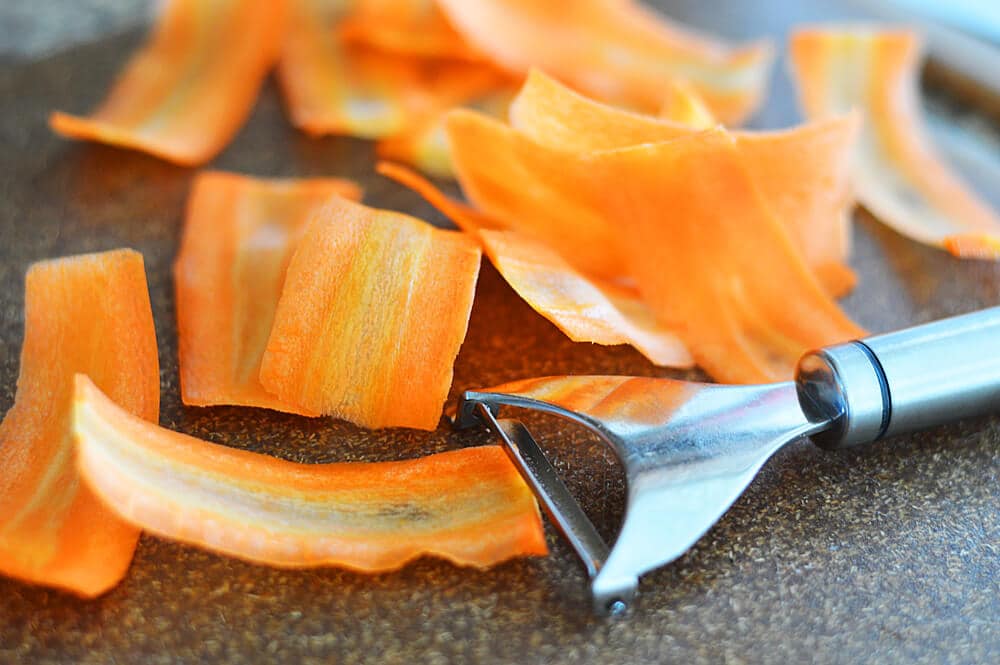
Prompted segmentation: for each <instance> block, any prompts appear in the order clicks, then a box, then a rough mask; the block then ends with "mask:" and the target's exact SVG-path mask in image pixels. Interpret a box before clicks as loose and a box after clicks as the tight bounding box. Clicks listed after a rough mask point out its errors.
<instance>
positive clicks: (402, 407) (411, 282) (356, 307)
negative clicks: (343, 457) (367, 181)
mask: <svg viewBox="0 0 1000 665" xmlns="http://www.w3.org/2000/svg"><path fill="white" fill-rule="evenodd" d="M479 260H480V251H479V248H478V247H476V245H475V243H474V242H473V240H471V239H470V238H469V237H467V236H466V235H464V234H461V233H457V232H454V231H442V230H439V229H435V228H433V227H432V226H430V225H428V224H425V223H423V222H421V221H420V220H417V219H414V218H412V217H408V216H406V215H402V214H399V213H393V212H388V211H382V210H374V209H371V208H366V207H365V206H362V205H359V204H356V203H351V202H350V201H347V200H346V199H337V198H334V199H331V201H330V202H329V203H328V205H327V206H326V208H325V209H324V211H323V212H322V213H321V214H320V215H319V216H317V217H316V218H315V219H314V221H313V222H312V223H311V224H310V226H309V228H308V229H307V231H306V233H305V235H304V237H303V238H302V240H301V241H300V243H299V246H298V249H297V250H296V252H295V255H294V256H293V257H292V261H291V264H290V265H289V267H288V274H287V276H286V278H285V285H284V288H283V289H282V292H281V300H280V301H279V302H278V310H277V313H276V315H275V318H274V327H273V329H272V331H271V337H270V339H269V340H268V343H267V349H266V351H265V352H264V358H263V361H262V363H261V369H260V382H261V384H262V385H263V386H264V388H265V389H267V390H269V391H271V392H272V393H274V394H275V395H276V396H277V397H278V398H279V399H281V400H282V401H284V402H286V403H289V404H294V405H296V406H299V407H302V408H305V409H308V410H309V411H313V412H318V413H323V414H327V415H333V416H336V417H338V418H343V419H345V420H350V421H351V422H354V423H357V424H359V425H362V426H364V427H372V428H376V427H394V426H398V427H415V428H418V429H428V430H431V429H434V428H435V427H436V426H437V424H438V421H439V420H440V417H441V408H442V405H443V403H444V400H445V398H446V397H447V395H448V390H449V388H450V387H451V379H452V365H453V364H454V361H455V356H456V355H457V354H458V349H459V347H460V346H461V344H462V340H463V339H464V338H465V332H466V328H467V327H468V322H469V313H470V311H471V309H472V297H473V294H474V292H475V285H476V278H477V276H478V274H479Z"/></svg>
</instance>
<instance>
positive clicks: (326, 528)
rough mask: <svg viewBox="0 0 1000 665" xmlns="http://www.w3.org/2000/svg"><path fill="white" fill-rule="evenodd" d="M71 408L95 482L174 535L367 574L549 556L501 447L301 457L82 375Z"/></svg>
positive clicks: (84, 463) (245, 555)
mask: <svg viewBox="0 0 1000 665" xmlns="http://www.w3.org/2000/svg"><path fill="white" fill-rule="evenodd" d="M73 414H74V420H73V426H74V433H75V436H76V441H77V447H78V464H79V468H80V472H81V474H82V475H83V477H84V478H85V479H86V481H87V484H88V485H89V487H90V488H92V490H93V491H94V493H96V494H97V496H99V497H100V498H101V500H102V501H103V502H104V503H105V504H106V505H107V506H108V507H109V508H110V509H112V510H114V511H116V512H117V513H118V515H119V516H120V517H121V518H122V519H124V520H126V521H128V522H129V523H131V524H133V525H135V526H136V527H139V528H142V529H144V530H146V531H149V532H151V533H154V534H157V535H160V536H164V537H166V538H171V539H174V540H179V541H182V542H186V543H191V544H194V545H198V546H201V547H204V548H207V549H210V550H212V551H215V552H220V553H223V554H228V555H231V556H235V557H239V558H242V559H247V560H250V561H255V562H259V563H266V564H270V565H274V566H281V567H287V568H304V567H310V566H321V565H337V566H343V567H346V568H351V569H354V570H359V571H365V572H379V571H387V570H393V569H396V568H399V567H400V566H402V565H404V564H405V563H406V562H408V561H410V560H412V559H414V558H416V557H418V556H421V555H425V554H428V555H433V556H438V557H441V558H444V559H448V560H450V561H452V562H454V563H457V564H460V565H470V566H477V567H480V568H485V567H487V566H491V565H493V564H496V563H499V562H501V561H504V560H506V559H509V558H511V557H515V556H525V555H544V554H546V552H547V549H546V545H545V538H544V533H543V531H542V525H541V519H540V516H539V514H538V508H537V506H536V504H535V500H534V497H533V496H532V494H531V491H530V490H529V489H528V488H527V486H525V484H524V482H523V481H522V480H521V478H520V476H519V475H518V473H517V470H516V469H514V467H513V465H511V463H510V461H509V460H508V459H507V457H506V455H505V453H504V452H503V450H502V449H501V448H499V447H496V446H489V447H483V448H466V449H463V450H456V451H452V452H446V453H440V454H437V455H430V456H428V457H424V458H421V459H416V460H410V461H404V462H376V463H342V464H296V463H293V462H287V461H284V460H279V459H276V458H273V457H269V456H267V455H261V454H259V453H252V452H248V451H243V450H237V449H234V448H229V447H226V446H222V445H217V444H213V443H208V442H207V441H202V440H200V439H196V438H194V437H190V436H186V435H184V434H180V433H178V432H172V431H170V430H167V429H163V428H161V427H158V426H156V425H154V424H152V423H148V422H145V421H143V420H140V419H139V418H136V417H134V416H132V415H130V414H129V413H127V412H126V411H124V410H123V409H121V408H120V407H118V406H117V405H116V404H114V403H113V402H112V401H111V400H110V399H108V398H107V396H105V395H104V394H103V393H102V392H101V391H100V390H99V389H98V388H97V387H96V386H95V385H94V384H93V383H92V382H91V381H90V380H89V379H87V377H84V376H78V377H77V382H76V394H75V400H74V408H73Z"/></svg>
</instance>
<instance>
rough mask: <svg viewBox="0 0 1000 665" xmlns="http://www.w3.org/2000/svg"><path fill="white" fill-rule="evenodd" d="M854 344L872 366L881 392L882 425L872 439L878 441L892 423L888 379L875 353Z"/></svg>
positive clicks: (857, 343) (859, 343) (857, 342)
mask: <svg viewBox="0 0 1000 665" xmlns="http://www.w3.org/2000/svg"><path fill="white" fill-rule="evenodd" d="M854 344H856V345H857V346H858V348H860V349H861V351H863V352H864V354H865V355H866V356H868V360H869V361H870V362H871V364H872V369H873V370H875V376H876V378H878V386H879V389H880V390H881V391H882V425H881V426H880V427H879V431H878V436H876V437H875V439H874V441H878V440H879V439H881V438H882V437H883V436H885V433H886V431H887V430H888V429H889V423H891V422H892V393H891V392H890V391H889V379H888V378H886V376H885V368H884V367H882V363H881V361H879V359H878V356H876V355H875V352H874V351H872V350H871V349H870V348H869V347H868V345H867V344H865V343H864V342H862V341H861V340H854Z"/></svg>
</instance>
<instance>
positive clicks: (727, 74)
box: [438, 0, 771, 123]
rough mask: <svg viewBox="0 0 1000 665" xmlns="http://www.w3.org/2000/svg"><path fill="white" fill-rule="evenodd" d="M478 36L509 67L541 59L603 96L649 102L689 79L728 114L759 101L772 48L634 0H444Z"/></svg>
mask: <svg viewBox="0 0 1000 665" xmlns="http://www.w3.org/2000/svg"><path fill="white" fill-rule="evenodd" d="M438 4H439V5H440V6H441V7H442V8H443V9H444V11H445V14H447V16H448V18H449V19H450V20H451V23H452V25H454V26H455V28H456V29H457V30H458V31H459V32H460V33H461V34H462V36H463V37H465V38H466V39H467V40H468V41H469V43H470V44H472V45H473V46H474V47H476V48H478V49H479V50H481V51H482V52H483V53H485V54H487V55H489V56H490V57H492V58H493V59H494V61H495V62H496V63H497V64H498V65H500V66H502V67H505V68H506V69H508V70H510V71H512V72H517V73H522V74H524V73H527V71H528V69H529V68H530V67H539V68H541V69H543V70H545V71H546V72H548V73H549V74H551V75H552V76H555V77H556V78H558V79H560V80H562V81H565V82H566V83H568V84H570V85H572V86H573V87H574V88H577V89H579V90H582V91H585V92H587V93H588V94H590V95H592V96H594V97H597V98H599V99H602V100H605V101H609V102H612V103H616V104H622V105H625V106H630V107H633V108H638V109H640V110H645V111H648V112H655V111H656V110H657V109H658V108H659V106H660V104H662V102H663V89H664V86H665V85H666V84H667V83H668V82H669V81H671V80H676V79H684V80H687V81H689V82H690V83H691V85H693V86H695V88H696V89H697V90H698V92H699V93H700V94H701V95H702V97H703V98H704V99H705V100H706V102H707V103H708V105H709V108H710V109H711V110H712V112H713V113H714V114H715V115H716V117H718V118H719V119H720V120H722V121H723V122H727V123H737V122H739V121H740V120H742V119H743V118H744V117H746V116H747V115H748V114H749V113H750V112H751V111H752V110H753V108H754V107H755V106H756V105H757V103H758V102H759V100H760V98H761V96H762V94H763V90H764V87H765V85H766V78H767V73H768V70H769V68H770V62H771V49H770V47H769V46H768V45H766V44H756V45H751V46H748V47H745V48H738V49H734V48H730V47H728V46H725V45H723V44H721V43H720V42H718V41H715V40H712V39H710V38H708V37H705V36H702V35H697V34H695V33H693V32H690V31H688V30H685V29H682V28H680V27H679V26H677V25H675V24H672V23H670V22H669V21H667V20H666V19H665V18H664V17H662V16H659V15H657V14H656V13H654V12H653V11H651V10H647V9H644V8H643V7H642V6H641V5H640V4H639V3H637V2H633V1H631V0H576V1H575V2H572V3H567V2H562V1H560V0H438Z"/></svg>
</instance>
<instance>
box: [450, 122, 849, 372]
mask: <svg viewBox="0 0 1000 665" xmlns="http://www.w3.org/2000/svg"><path fill="white" fill-rule="evenodd" d="M632 115H634V114H632ZM513 117H514V111H512V118H513ZM594 117H596V118H597V120H598V121H600V122H605V123H606V120H607V119H606V118H604V117H602V116H600V115H597V116H594ZM655 120H656V119H652V118H642V122H644V123H647V122H652V121H655ZM448 122H449V124H448V129H449V137H450V139H451V144H452V147H453V150H454V158H455V164H456V168H457V172H458V176H459V181H460V182H461V183H462V186H463V189H464V190H465V192H466V193H467V195H468V196H469V198H470V199H471V200H472V202H473V203H474V204H475V205H476V206H477V207H478V208H480V210H481V211H482V212H484V213H486V215H487V216H488V217H489V218H492V219H496V220H499V221H500V223H501V225H502V228H506V229H508V230H514V231H519V232H523V233H525V235H528V236H529V237H531V239H532V240H534V241H536V242H541V243H543V244H545V245H547V246H548V247H549V248H550V249H553V250H555V251H558V252H559V253H560V255H561V256H563V258H564V259H565V260H566V261H567V262H570V263H571V265H572V266H573V267H574V269H576V270H577V271H579V272H580V273H581V274H583V275H586V276H587V277H588V278H600V279H610V280H614V281H617V282H618V283H622V280H625V284H629V283H631V284H634V286H636V287H637V288H638V292H639V294H640V295H641V296H642V299H643V301H644V302H645V304H646V305H647V306H648V307H649V308H650V310H651V311H652V312H653V313H654V314H655V316H656V317H657V319H658V321H659V323H660V324H661V325H662V326H663V327H664V329H666V330H669V331H671V332H673V333H675V334H676V335H677V336H678V337H679V338H680V340H681V341H682V342H683V343H684V346H685V347H686V348H687V349H688V350H689V351H690V353H691V355H692V356H693V358H694V359H695V361H696V362H697V363H698V364H699V365H700V366H702V367H703V368H704V369H705V370H706V371H708V372H709V373H710V374H711V375H712V376H713V377H715V378H716V379H718V380H720V381H725V382H732V383H744V382H745V383H751V382H767V381H777V380H784V379H787V378H789V377H790V376H791V374H792V370H793V368H794V365H795V362H796V361H797V360H798V357H799V356H800V355H801V354H802V353H803V352H804V351H806V350H807V349H809V348H812V347H818V346H823V345H826V344H832V343H836V342H840V341H844V340H847V339H851V338H853V337H857V336H859V335H861V334H863V331H862V330H861V329H860V328H859V327H858V326H857V325H855V324H854V323H853V322H851V321H850V320H849V319H848V318H847V317H846V316H845V315H844V313H843V312H842V311H841V310H840V309H839V308H838V307H837V305H836V303H835V302H834V301H833V300H832V299H831V297H830V296H829V295H828V294H827V293H826V292H825V291H824V290H823V288H822V286H821V285H820V283H819V281H818V279H817V276H816V273H814V272H813V271H812V270H811V269H810V268H809V266H808V265H807V264H806V263H805V261H804V259H803V255H802V250H801V249H800V248H799V247H798V246H796V244H795V243H794V242H793V240H792V238H791V236H790V234H789V229H788V228H787V225H785V224H782V222H781V221H780V220H779V219H778V218H777V217H776V216H775V214H774V212H773V209H774V207H775V206H773V205H772V204H771V202H770V201H769V200H768V199H767V198H766V197H765V196H764V188H763V187H762V186H761V185H760V183H759V182H758V181H757V180H756V179H755V177H754V175H753V173H752V172H751V170H750V168H749V166H748V157H747V154H745V150H744V149H743V147H742V143H743V141H741V139H740V137H738V136H735V135H733V134H730V133H729V132H727V131H726V130H724V129H722V128H717V129H712V130H707V131H702V132H692V131H690V130H688V129H686V128H685V129H684V130H683V133H682V134H680V135H675V136H673V137H672V138H668V139H666V140H660V141H658V142H656V141H653V142H650V141H647V142H640V143H637V144H634V145H628V146H625V147H618V148H612V149H590V150H587V149H586V148H585V144H586V142H587V141H588V140H591V139H590V138H589V137H591V136H594V135H595V133H593V132H592V133H584V132H579V133H578V134H574V133H573V130H572V129H570V128H569V127H568V126H563V133H564V134H567V135H569V136H571V137H572V136H575V138H570V139H568V140H567V141H566V143H567V144H569V145H573V146H574V150H573V151H566V150H565V149H559V148H557V147H555V146H554V145H547V144H546V142H549V141H554V140H555V139H554V138H552V136H554V134H555V132H556V129H555V128H557V126H558V123H552V122H549V123H547V124H546V125H544V126H547V127H548V128H549V131H550V132H551V134H550V135H549V136H548V138H544V139H543V137H542V136H541V135H537V136H531V137H530V138H529V136H527V135H526V133H525V132H523V131H517V130H514V129H510V128H508V127H506V126H504V125H501V124H499V123H497V122H495V121H493V120H490V119H488V118H485V117H482V116H479V115H476V114H474V113H470V112H466V111H454V112H452V113H451V114H450V116H449V121H448ZM515 122H516V120H515ZM659 122H660V123H661V125H662V123H663V121H659ZM848 122H850V121H848ZM606 124H607V125H608V126H609V127H611V126H612V125H611V123H606ZM853 124H855V125H856V119H855V121H854V123H853ZM540 126H541V125H540ZM634 129H635V127H626V128H625V130H623V131H629V132H631V133H632V134H635V132H634ZM609 131H611V130H609ZM615 138H616V137H615V135H614V133H613V131H612V133H611V134H610V139H609V138H608V135H605V136H604V138H602V139H600V140H614V139H615ZM543 141H545V142H543ZM482 155H490V158H491V159H490V160H485V159H481V156H482ZM564 201H565V202H568V203H567V204H566V206H567V207H568V206H572V208H571V209H570V210H571V212H572V213H573V214H565V213H567V208H556V212H555V213H553V209H554V206H559V205H561V204H562V203H563V202H564ZM808 201H809V199H808V198H807V202H808ZM560 215H562V216H560ZM574 219H575V220H578V221H579V222H580V223H579V224H578V225H577V226H576V227H574V226H573V220H574ZM560 225H561V226H560ZM555 229H561V232H556V231H555ZM581 256H585V257H587V258H591V257H593V259H594V260H593V261H592V262H591V263H590V264H589V265H584V264H581V263H580V257H581ZM602 258H603V260H604V261H606V263H604V264H602V263H600V262H599V260H600V259H602ZM574 259H575V262H574ZM602 268H603V269H605V270H608V271H609V272H608V273H601V272H598V271H599V270H601V269H602ZM614 271H617V273H616V272H614Z"/></svg>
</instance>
